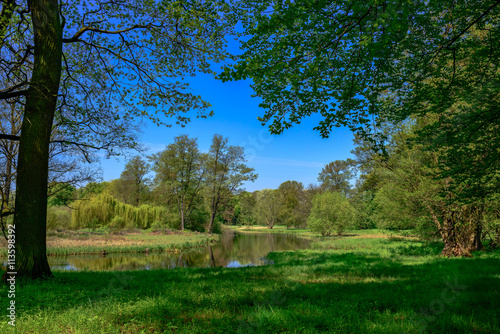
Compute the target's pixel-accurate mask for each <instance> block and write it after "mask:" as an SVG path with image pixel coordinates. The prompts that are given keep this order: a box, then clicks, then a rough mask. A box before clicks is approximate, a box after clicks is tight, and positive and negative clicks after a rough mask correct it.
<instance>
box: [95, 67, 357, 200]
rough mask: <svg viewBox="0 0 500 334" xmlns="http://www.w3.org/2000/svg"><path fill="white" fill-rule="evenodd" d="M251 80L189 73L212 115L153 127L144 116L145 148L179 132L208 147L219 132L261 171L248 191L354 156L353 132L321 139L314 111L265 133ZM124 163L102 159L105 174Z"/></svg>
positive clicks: (311, 179) (301, 177) (306, 179)
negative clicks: (288, 126)
mask: <svg viewBox="0 0 500 334" xmlns="http://www.w3.org/2000/svg"><path fill="white" fill-rule="evenodd" d="M250 83H251V82H250V80H246V81H238V82H225V83H223V82H221V81H218V80H215V79H214V78H212V77H211V76H209V75H201V76H198V77H196V78H192V80H191V85H192V88H193V90H194V91H195V92H196V94H200V95H202V96H203V98H204V99H205V100H208V101H209V102H210V103H211V104H212V110H213V111H214V116H212V117H209V118H207V119H196V118H193V119H192V121H191V122H190V123H189V124H188V125H187V126H186V127H184V128H182V127H180V126H177V125H175V124H174V125H172V127H170V128H167V127H157V126H156V125H154V124H152V123H149V122H147V121H145V122H144V123H145V128H144V133H143V136H142V138H141V139H142V142H143V143H144V144H145V145H146V146H147V147H149V150H148V152H147V153H146V154H152V153H156V152H159V151H161V150H163V149H164V148H165V146H166V145H168V144H170V143H172V142H173V138H174V137H175V136H177V135H179V134H188V135H189V136H190V137H197V138H198V145H199V147H200V149H201V150H202V151H204V152H206V151H208V149H209V146H210V141H211V139H212V137H213V135H214V134H216V133H217V134H221V135H223V136H224V137H228V138H229V143H230V144H231V145H239V146H243V147H244V148H245V152H246V155H247V160H248V162H247V164H248V165H249V166H251V167H253V168H255V170H256V173H257V174H259V177H258V179H257V180H256V181H255V182H253V183H252V182H248V183H246V184H245V185H244V188H245V189H246V190H247V191H254V190H260V189H264V188H273V189H274V188H277V187H278V186H279V185H280V184H281V183H283V182H285V181H287V180H296V181H300V182H302V183H303V184H304V186H307V185H308V184H309V183H317V177H318V174H319V172H320V171H321V169H322V168H323V166H324V165H325V164H327V163H329V162H331V161H334V160H339V159H346V158H348V157H351V158H353V155H352V154H351V153H350V151H351V150H352V149H353V142H352V138H353V136H352V133H351V132H350V131H349V130H348V129H343V128H334V130H333V131H332V133H331V135H330V138H327V139H322V138H321V137H320V134H319V132H317V131H314V130H312V128H313V127H314V126H316V125H317V124H318V122H319V120H320V118H319V117H318V116H315V115H313V116H311V117H309V118H307V119H305V120H304V121H303V122H302V123H301V124H298V125H295V126H294V127H293V128H291V129H288V130H285V132H284V133H283V134H281V135H271V134H269V131H268V128H267V127H266V126H262V125H261V123H260V122H259V121H258V120H257V117H258V116H262V115H263V114H264V110H263V109H261V108H259V107H258V104H259V99H258V98H252V97H251V95H252V93H253V92H252V89H251V87H250ZM192 115H195V114H194V113H193V114H192ZM132 154H133V152H132ZM125 163H126V159H124V158H120V159H119V160H117V159H115V158H111V159H107V160H106V159H103V160H102V163H101V165H102V171H103V179H104V180H105V181H109V180H112V179H116V178H119V177H120V173H121V172H122V170H123V168H124V165H125Z"/></svg>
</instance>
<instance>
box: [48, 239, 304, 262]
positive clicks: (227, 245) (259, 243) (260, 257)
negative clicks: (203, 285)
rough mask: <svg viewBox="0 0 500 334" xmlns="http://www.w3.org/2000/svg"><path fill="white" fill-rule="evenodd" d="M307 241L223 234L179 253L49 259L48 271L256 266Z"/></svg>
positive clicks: (74, 256)
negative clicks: (50, 269) (278, 252)
mask: <svg viewBox="0 0 500 334" xmlns="http://www.w3.org/2000/svg"><path fill="white" fill-rule="evenodd" d="M309 244H310V241H309V240H306V239H302V238H298V237H297V236H295V235H291V234H277V233H267V234H263V233H259V234H234V233H233V234H231V233H229V234H224V235H223V236H221V240H220V242H218V243H217V244H215V245H212V246H208V247H200V248H194V249H189V250H186V251H183V252H181V253H166V252H164V253H149V254H131V253H127V254H108V255H107V256H105V257H103V256H101V255H97V254H92V255H69V256H55V257H54V256H50V257H49V264H50V266H51V268H52V270H76V271H79V270H91V271H101V270H150V269H174V268H177V267H182V268H188V267H197V268H203V267H228V268H238V267H244V266H259V265H264V264H268V263H269V261H268V260H267V259H266V256H267V254H269V253H270V252H273V251H283V250H294V249H306V248H309Z"/></svg>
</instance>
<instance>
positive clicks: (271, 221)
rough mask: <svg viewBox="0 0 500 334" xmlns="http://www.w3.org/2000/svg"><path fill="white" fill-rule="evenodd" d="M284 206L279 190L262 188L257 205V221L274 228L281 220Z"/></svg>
mask: <svg viewBox="0 0 500 334" xmlns="http://www.w3.org/2000/svg"><path fill="white" fill-rule="evenodd" d="M282 206H283V200H282V199H281V197H280V194H279V192H278V190H275V189H262V190H261V191H259V192H258V194H257V205H256V207H255V214H256V217H257V222H259V224H265V225H267V227H268V228H270V229H272V228H273V227H274V225H275V224H276V223H278V222H279V220H280V211H281V208H282Z"/></svg>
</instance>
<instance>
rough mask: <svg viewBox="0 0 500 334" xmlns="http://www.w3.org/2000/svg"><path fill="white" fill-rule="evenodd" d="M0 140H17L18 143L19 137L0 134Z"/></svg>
mask: <svg viewBox="0 0 500 334" xmlns="http://www.w3.org/2000/svg"><path fill="white" fill-rule="evenodd" d="M0 139H7V140H17V141H19V140H20V139H21V137H19V136H15V135H6V134H3V133H0Z"/></svg>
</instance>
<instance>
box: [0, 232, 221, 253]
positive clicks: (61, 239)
mask: <svg viewBox="0 0 500 334" xmlns="http://www.w3.org/2000/svg"><path fill="white" fill-rule="evenodd" d="M2 239H3V238H2ZM218 240H219V236H218V235H210V234H208V233H199V232H192V231H167V230H164V231H143V230H129V231H115V232H111V231H109V230H95V231H92V230H89V229H85V230H77V231H73V230H53V231H48V232H47V255H49V256H57V255H79V254H103V255H105V254H111V253H149V252H179V251H181V250H185V249H189V248H195V247H204V246H207V245H210V244H213V243H216V242H218ZM6 245H7V242H6V241H5V239H3V240H1V241H0V257H5V256H6V254H7V246H6Z"/></svg>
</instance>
